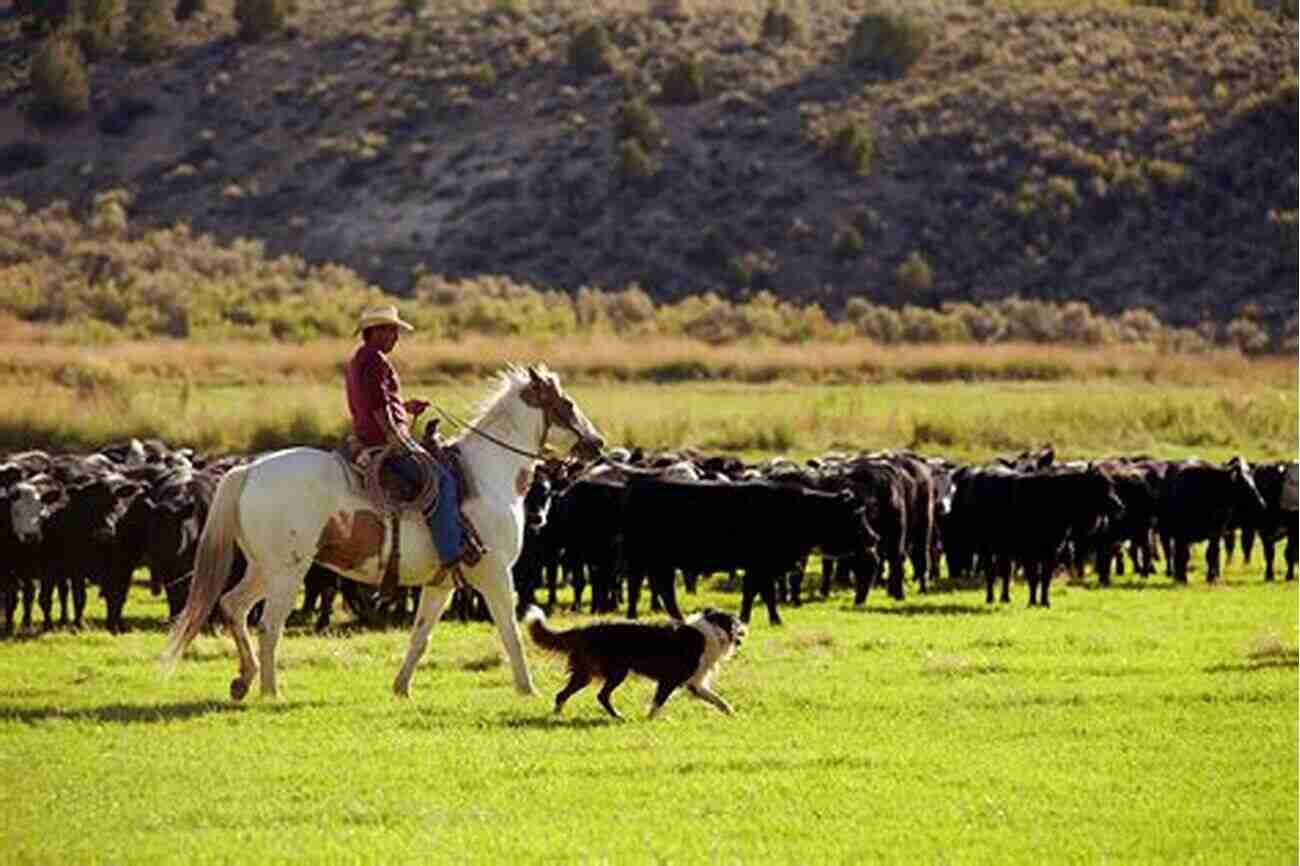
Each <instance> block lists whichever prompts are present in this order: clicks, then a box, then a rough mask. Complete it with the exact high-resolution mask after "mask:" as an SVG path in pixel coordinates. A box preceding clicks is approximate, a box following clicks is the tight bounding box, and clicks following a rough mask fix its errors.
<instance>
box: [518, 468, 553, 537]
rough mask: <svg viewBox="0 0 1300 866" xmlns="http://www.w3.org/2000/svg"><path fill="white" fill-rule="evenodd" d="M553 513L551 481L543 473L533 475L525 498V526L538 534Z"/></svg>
mask: <svg viewBox="0 0 1300 866" xmlns="http://www.w3.org/2000/svg"><path fill="white" fill-rule="evenodd" d="M550 511H551V481H550V479H549V478H547V477H546V476H545V475H543V474H542V473H541V472H536V473H534V474H533V480H532V482H531V483H530V484H529V485H528V493H527V494H525V496H524V526H525V527H526V528H527V529H530V530H532V531H533V532H538V531H540V530H541V528H542V527H543V526H545V525H546V518H547V517H548V516H549V515H550Z"/></svg>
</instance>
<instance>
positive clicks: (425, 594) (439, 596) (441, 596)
mask: <svg viewBox="0 0 1300 866" xmlns="http://www.w3.org/2000/svg"><path fill="white" fill-rule="evenodd" d="M454 588H455V584H454V583H453V582H452V581H451V580H443V582H442V583H440V584H439V585H437V586H426V587H424V588H423V589H421V590H420V606H419V608H418V609H417V610H416V613H415V628H413V629H411V645H410V646H409V647H408V648H407V650H406V659H405V660H404V661H403V662H402V667H401V669H399V670H398V671H397V678H396V679H394V680H393V694H395V695H397V696H398V697H399V698H409V697H410V696H411V678H412V677H413V676H415V666H416V665H418V664H419V663H420V657H421V656H423V655H424V651H425V649H427V648H428V646H429V632H431V631H433V627H434V626H435V625H437V624H438V620H440V619H442V615H443V613H444V612H445V611H446V610H447V602H448V601H450V600H451V593H452V590H453V589H454Z"/></svg>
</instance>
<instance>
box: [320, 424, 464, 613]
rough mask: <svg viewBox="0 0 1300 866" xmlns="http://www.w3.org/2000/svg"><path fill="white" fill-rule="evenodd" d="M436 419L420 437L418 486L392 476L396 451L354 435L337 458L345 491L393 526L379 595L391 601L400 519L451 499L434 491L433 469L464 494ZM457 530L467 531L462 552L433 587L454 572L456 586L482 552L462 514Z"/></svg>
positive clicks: (455, 456)
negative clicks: (439, 468)
mask: <svg viewBox="0 0 1300 866" xmlns="http://www.w3.org/2000/svg"><path fill="white" fill-rule="evenodd" d="M437 427H438V424H437V420H436V419H435V420H433V421H430V422H429V423H428V424H427V425H426V427H425V432H424V438H423V440H422V443H421V444H422V445H423V446H424V448H425V450H424V453H423V454H420V453H418V452H417V453H416V462H417V463H418V464H419V466H420V469H421V480H420V483H419V484H418V485H417V484H413V483H412V482H410V481H408V480H407V479H405V478H403V477H402V476H400V475H398V474H397V473H396V472H394V471H393V469H392V467H391V465H390V464H389V461H388V458H389V456H390V455H391V454H392V452H393V451H395V450H396V446H389V445H376V446H369V447H367V446H363V445H362V444H361V443H360V441H358V440H357V439H356V437H354V436H348V438H347V440H346V441H345V442H344V444H343V446H342V447H340V448H339V449H338V450H337V451H336V452H335V456H336V457H337V458H338V460H339V462H340V463H342V465H343V467H344V470H345V473H344V474H345V476H346V478H347V480H348V486H349V487H350V488H351V489H352V491H353V492H354V493H356V494H357V495H359V496H362V497H364V498H365V499H367V500H368V501H369V502H370V504H371V506H372V507H373V508H374V509H375V511H376V513H378V514H379V515H380V516H381V519H382V520H383V521H384V522H385V523H386V524H388V525H389V526H391V527H392V528H391V535H392V539H393V541H392V547H391V548H390V553H389V555H388V561H387V563H386V564H385V567H384V574H383V578H382V580H381V582H380V593H381V594H382V595H383V597H384V598H386V599H388V600H393V599H395V597H396V596H397V595H398V578H399V575H400V572H401V556H402V517H403V515H405V514H406V513H407V512H409V511H416V512H419V513H421V514H424V513H426V512H428V511H429V510H430V509H432V508H434V507H436V505H437V502H438V498H439V496H441V495H442V494H443V493H444V492H445V493H447V494H448V495H451V496H455V495H456V492H457V491H442V490H440V489H439V486H438V473H437V472H435V471H434V466H435V465H436V464H442V465H444V466H446V467H447V468H448V469H449V470H450V471H451V475H452V477H453V478H455V479H456V482H457V486H458V487H459V488H460V490H459V492H460V493H461V494H462V496H463V495H465V494H466V493H467V492H468V491H467V487H466V485H465V475H464V473H463V472H462V470H461V467H460V455H459V452H458V451H457V450H456V448H455V446H448V445H447V444H446V443H445V442H444V441H443V440H442V438H441V437H439V436H438V433H437ZM460 520H461V525H462V526H463V528H464V530H465V549H464V551H463V553H462V554H461V557H460V559H459V560H458V561H457V562H450V563H445V564H444V565H443V567H442V569H440V571H439V573H438V576H437V577H436V578H435V580H434V583H437V582H440V581H441V580H442V577H443V575H444V574H445V573H446V572H448V571H453V570H454V571H453V579H455V580H456V581H457V583H458V584H459V583H461V581H460V570H459V566H460V565H461V564H462V563H463V564H465V565H474V564H475V563H477V562H478V561H479V560H480V559H482V557H483V554H484V553H485V552H486V548H485V547H484V546H483V542H482V539H481V538H480V537H479V534H478V531H477V530H476V529H475V528H474V525H473V524H472V523H470V522H469V520H468V519H467V518H466V517H465V515H464V514H461V515H460Z"/></svg>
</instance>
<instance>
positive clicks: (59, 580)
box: [54, 575, 69, 626]
mask: <svg viewBox="0 0 1300 866" xmlns="http://www.w3.org/2000/svg"><path fill="white" fill-rule="evenodd" d="M68 587H69V583H68V578H67V577H66V576H63V575H60V576H59V577H56V578H55V579H54V588H55V589H56V590H58V594H59V625H60V626H66V625H67V624H68V622H69V618H68V607H69V605H68Z"/></svg>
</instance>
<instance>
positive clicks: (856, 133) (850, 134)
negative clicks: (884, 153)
mask: <svg viewBox="0 0 1300 866" xmlns="http://www.w3.org/2000/svg"><path fill="white" fill-rule="evenodd" d="M828 150H829V151H830V153H831V155H832V157H833V158H834V159H835V161H836V162H838V163H839V164H840V165H842V166H844V167H845V168H847V169H848V170H849V171H851V172H853V173H854V174H866V173H867V172H868V171H870V170H871V154H872V150H873V146H872V142H871V133H869V132H867V130H866V127H864V126H862V125H861V124H858V123H854V122H849V123H846V124H845V125H844V126H842V127H840V128H839V129H838V130H836V132H835V134H834V135H833V136H831V139H830V143H829V145H828Z"/></svg>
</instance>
